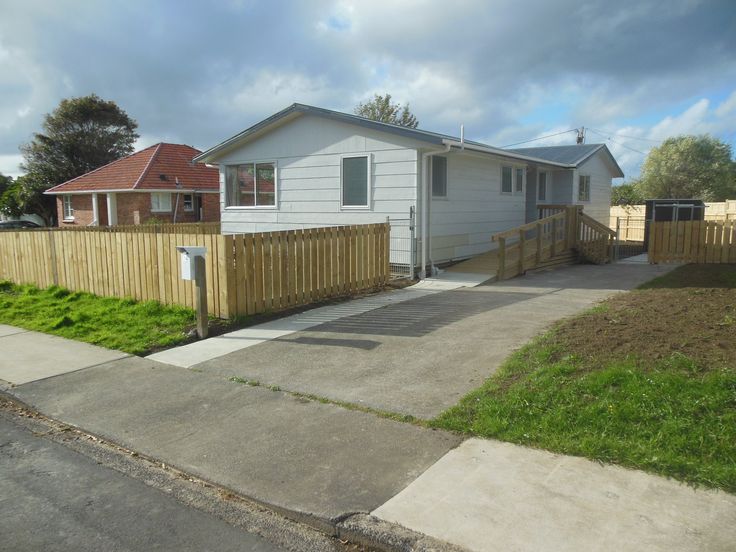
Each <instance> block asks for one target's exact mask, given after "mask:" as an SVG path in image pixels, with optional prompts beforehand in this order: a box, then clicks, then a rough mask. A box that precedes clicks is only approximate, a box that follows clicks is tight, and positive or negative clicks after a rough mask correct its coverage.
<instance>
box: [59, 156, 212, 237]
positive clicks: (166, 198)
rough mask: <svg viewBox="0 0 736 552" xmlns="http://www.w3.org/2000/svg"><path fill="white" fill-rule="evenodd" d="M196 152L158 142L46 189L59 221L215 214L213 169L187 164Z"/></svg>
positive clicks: (97, 222) (193, 218) (195, 218)
mask: <svg viewBox="0 0 736 552" xmlns="http://www.w3.org/2000/svg"><path fill="white" fill-rule="evenodd" d="M200 153H201V152H200V151H199V150H197V149H195V148H193V147H191V146H185V145H183V144H166V143H163V142H161V143H159V144H156V145H153V146H151V147H149V148H146V149H143V150H141V151H138V152H136V153H133V154H131V155H129V156H127V157H123V158H122V159H118V160H117V161H113V162H112V163H108V164H107V165H104V166H102V167H100V168H98V169H95V170H93V171H90V172H88V173H86V174H83V175H82V176H78V177H77V178H73V179H71V180H68V181H67V182H64V183H63V184H59V185H58V186H54V187H53V188H50V189H49V190H47V191H46V193H47V194H50V195H55V196H56V198H57V199H56V208H57V213H58V220H59V226H73V225H75V226H114V225H117V224H121V225H125V224H144V223H146V222H149V221H152V220H155V221H161V222H217V221H219V220H220V183H219V175H218V170H217V169H214V168H210V167H207V166H205V165H202V164H199V163H198V164H192V163H191V161H192V159H193V158H194V157H195V156H196V155H198V154H200Z"/></svg>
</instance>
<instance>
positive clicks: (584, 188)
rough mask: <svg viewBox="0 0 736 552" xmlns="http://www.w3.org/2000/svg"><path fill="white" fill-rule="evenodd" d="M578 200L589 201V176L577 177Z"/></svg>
mask: <svg viewBox="0 0 736 552" xmlns="http://www.w3.org/2000/svg"><path fill="white" fill-rule="evenodd" d="M578 201H590V176H588V175H582V174H581V175H580V176H579V178H578Z"/></svg>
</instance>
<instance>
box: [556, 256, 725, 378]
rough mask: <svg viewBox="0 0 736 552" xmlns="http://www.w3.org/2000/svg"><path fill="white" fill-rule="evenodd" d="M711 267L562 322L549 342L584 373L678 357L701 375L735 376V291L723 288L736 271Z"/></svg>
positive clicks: (683, 272)
mask: <svg viewBox="0 0 736 552" xmlns="http://www.w3.org/2000/svg"><path fill="white" fill-rule="evenodd" d="M711 266H714V265H690V266H688V267H682V268H681V269H678V270H677V271H675V273H673V275H672V276H671V277H669V279H668V278H667V277H665V278H663V279H659V281H655V282H653V283H654V286H653V287H652V288H651V289H642V290H638V291H633V292H631V293H626V294H621V295H618V296H616V297H614V298H612V299H609V300H608V301H606V302H604V303H602V304H601V306H600V307H598V308H597V309H595V310H594V311H593V312H590V313H587V314H584V315H582V316H580V317H577V318H574V319H570V320H567V321H565V322H563V323H562V324H561V325H560V326H559V327H558V328H557V332H556V334H555V338H554V339H555V341H558V342H559V343H560V344H561V345H563V347H560V349H561V350H574V351H576V353H578V354H580V355H581V357H582V360H583V364H584V365H586V366H587V367H590V368H594V363H595V362H599V361H605V360H608V359H614V358H616V359H620V358H626V357H630V358H635V359H639V360H640V361H641V364H642V367H648V366H651V365H654V364H656V363H657V362H658V361H662V360H665V359H669V358H671V357H672V356H673V354H675V355H677V354H680V355H685V356H687V357H688V358H689V359H691V360H692V361H693V362H694V363H695V366H696V367H697V368H698V369H699V370H702V371H708V370H717V369H721V368H728V369H732V370H736V287H728V283H729V281H730V280H731V279H732V278H733V276H734V275H736V267H734V265H720V266H718V265H715V268H710V267H711ZM710 286H712V287H710Z"/></svg>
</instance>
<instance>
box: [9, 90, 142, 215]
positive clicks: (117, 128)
mask: <svg viewBox="0 0 736 552" xmlns="http://www.w3.org/2000/svg"><path fill="white" fill-rule="evenodd" d="M137 128H138V124H137V123H136V122H135V120H133V119H132V118H130V117H129V116H128V114H127V113H125V111H123V110H122V109H121V108H120V107H118V105H117V104H116V103H115V102H113V101H107V100H103V99H102V98H100V97H99V96H97V95H96V94H91V95H89V96H84V97H81V98H69V99H65V100H62V101H61V103H60V104H59V106H58V107H57V108H56V109H55V110H54V111H53V112H51V113H49V114H48V115H46V116H45V117H44V120H43V130H42V132H39V133H36V134H34V135H33V140H31V142H30V143H28V144H24V145H22V146H21V148H20V150H21V152H22V153H23V158H24V162H23V164H22V165H21V168H22V169H23V170H24V171H26V173H27V174H26V176H25V177H21V178H19V179H18V180H17V181H16V183H17V182H20V184H19V185H17V186H19V189H18V190H17V191H16V193H17V196H18V198H19V200H20V202H21V207H22V209H23V210H24V211H25V212H28V213H36V214H38V215H40V216H41V217H42V218H43V219H44V220H45V221H46V223H47V224H49V223H51V221H52V219H53V216H54V213H55V211H56V209H55V200H54V198H53V197H50V196H44V195H43V192H44V191H45V190H47V189H48V188H51V187H52V186H55V185H57V184H61V183H62V182H66V181H67V180H70V179H72V178H75V177H77V176H80V175H82V174H84V173H86V172H89V171H91V170H93V169H96V168H98V167H101V166H102V165H105V164H107V163H110V162H111V161H115V160H116V159H119V158H121V157H124V156H126V155H129V154H131V153H133V144H134V143H135V141H136V139H137V138H138V134H137V133H136V129H137Z"/></svg>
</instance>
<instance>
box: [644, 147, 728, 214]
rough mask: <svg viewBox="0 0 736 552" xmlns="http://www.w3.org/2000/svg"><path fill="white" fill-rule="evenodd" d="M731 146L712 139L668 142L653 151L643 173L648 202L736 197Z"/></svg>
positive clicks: (716, 199)
mask: <svg viewBox="0 0 736 552" xmlns="http://www.w3.org/2000/svg"><path fill="white" fill-rule="evenodd" d="M731 156H732V152H731V146H730V145H729V144H726V143H725V142H722V141H721V140H718V139H717V138H714V137H712V136H709V135H701V136H677V137H675V138H668V139H667V140H665V141H664V142H663V143H662V145H661V146H659V147H657V148H653V149H652V150H651V151H650V152H649V155H648V156H647V158H646V160H645V161H644V166H643V167H642V172H641V186H640V189H641V192H642V194H643V195H644V196H645V197H646V198H647V199H649V198H694V199H702V200H705V201H723V200H725V199H729V198H733V197H736V163H734V161H733V160H732V158H731Z"/></svg>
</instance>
